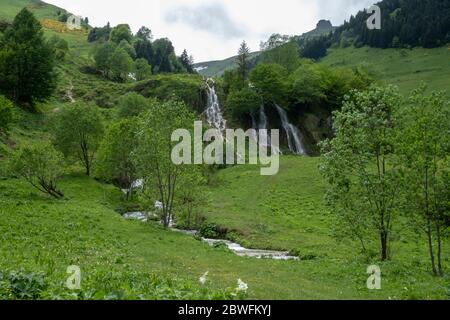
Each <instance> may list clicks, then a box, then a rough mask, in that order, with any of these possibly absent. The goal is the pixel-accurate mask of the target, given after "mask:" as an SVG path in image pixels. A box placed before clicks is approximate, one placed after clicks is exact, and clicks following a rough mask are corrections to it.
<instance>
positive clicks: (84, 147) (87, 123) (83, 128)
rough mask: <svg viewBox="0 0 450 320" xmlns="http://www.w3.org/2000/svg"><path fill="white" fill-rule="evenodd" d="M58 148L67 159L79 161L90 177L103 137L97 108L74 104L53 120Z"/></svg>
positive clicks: (62, 110) (60, 112)
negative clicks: (71, 158)
mask: <svg viewBox="0 0 450 320" xmlns="http://www.w3.org/2000/svg"><path fill="white" fill-rule="evenodd" d="M52 129H53V134H54V143H55V145H56V147H57V148H58V149H59V150H61V151H62V152H63V153H64V155H65V156H66V157H73V158H75V159H77V160H79V161H80V162H81V163H82V164H83V165H84V167H85V168H86V174H87V175H90V172H91V168H92V163H93V161H94V159H95V154H96V151H97V148H98V145H99V143H100V139H101V138H102V135H103V131H104V128H103V123H102V118H101V116H100V113H99V111H98V109H97V107H96V106H90V105H81V104H72V105H70V106H66V107H64V108H62V109H61V110H60V111H59V113H58V114H56V115H55V118H54V119H53V128H52Z"/></svg>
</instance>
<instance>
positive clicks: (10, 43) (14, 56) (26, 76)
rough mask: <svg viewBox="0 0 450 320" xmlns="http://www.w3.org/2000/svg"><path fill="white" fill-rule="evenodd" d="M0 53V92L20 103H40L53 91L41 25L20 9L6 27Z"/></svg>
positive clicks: (48, 49)
mask: <svg viewBox="0 0 450 320" xmlns="http://www.w3.org/2000/svg"><path fill="white" fill-rule="evenodd" d="M3 44H4V45H3V46H2V48H1V50H0V79H1V80H0V90H1V91H2V92H4V93H5V94H6V95H7V96H8V97H9V98H10V99H11V100H13V101H15V102H19V103H24V104H33V103H34V102H35V101H44V100H46V99H47V98H49V97H50V96H51V94H52V93H53V91H54V88H55V79H56V76H55V74H54V70H53V67H54V54H53V50H52V48H51V47H50V45H49V44H48V43H47V41H45V39H44V35H43V32H42V28H41V25H40V24H39V22H38V21H37V20H36V18H35V17H34V16H33V14H32V13H31V12H30V11H28V10H27V9H23V10H22V11H20V12H19V14H18V15H17V16H16V18H15V19H14V22H13V24H12V26H11V27H10V28H7V30H6V31H5V35H4V38H3Z"/></svg>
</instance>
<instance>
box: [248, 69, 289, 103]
mask: <svg viewBox="0 0 450 320" xmlns="http://www.w3.org/2000/svg"><path fill="white" fill-rule="evenodd" d="M286 77H287V71H286V69H285V68H284V67H282V66H280V65H278V64H260V65H258V66H256V67H255V68H254V69H253V70H252V71H251V72H250V83H251V84H252V86H254V88H255V90H256V91H257V92H258V93H259V94H260V95H261V97H263V99H264V102H265V103H277V104H281V105H284V102H285V101H286V99H287V93H288V84H287V81H286Z"/></svg>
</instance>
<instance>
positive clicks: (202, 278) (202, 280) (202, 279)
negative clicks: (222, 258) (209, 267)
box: [198, 271, 209, 284]
mask: <svg viewBox="0 0 450 320" xmlns="http://www.w3.org/2000/svg"><path fill="white" fill-rule="evenodd" d="M208 274H209V271H206V272H205V274H204V275H202V276H201V277H200V278H199V279H198V281H200V283H201V284H205V283H206V277H207V276H208Z"/></svg>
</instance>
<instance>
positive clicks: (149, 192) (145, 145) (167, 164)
mask: <svg viewBox="0 0 450 320" xmlns="http://www.w3.org/2000/svg"><path fill="white" fill-rule="evenodd" d="M195 119H196V118H195V115H194V114H193V113H192V112H191V111H190V110H189V108H188V107H187V106H186V105H185V104H184V103H182V102H180V101H177V100H170V101H167V102H164V103H162V104H158V105H154V106H153V107H152V108H150V110H149V111H147V112H146V113H144V114H143V115H142V116H141V118H140V121H139V125H138V127H139V131H138V134H137V140H138V148H137V149H136V152H135V159H136V160H135V161H136V163H137V166H138V172H139V176H140V177H143V178H144V180H145V183H144V193H143V194H144V196H145V197H146V198H147V199H149V200H150V201H151V202H152V203H154V201H156V200H159V201H161V202H162V204H163V209H162V222H163V224H164V226H165V227H168V226H169V224H170V221H171V220H172V218H173V208H174V199H175V198H176V194H177V193H178V191H179V188H178V186H179V184H181V183H183V181H184V179H185V176H186V174H187V173H189V172H190V170H191V167H190V166H189V165H187V164H182V165H176V164H174V163H173V162H172V157H171V154H172V150H173V148H174V147H175V146H176V145H178V143H179V142H171V137H172V134H173V132H174V131H175V130H177V129H182V128H185V129H186V130H188V131H190V132H191V131H192V130H193V125H194V121H195ZM191 136H192V135H191Z"/></svg>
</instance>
